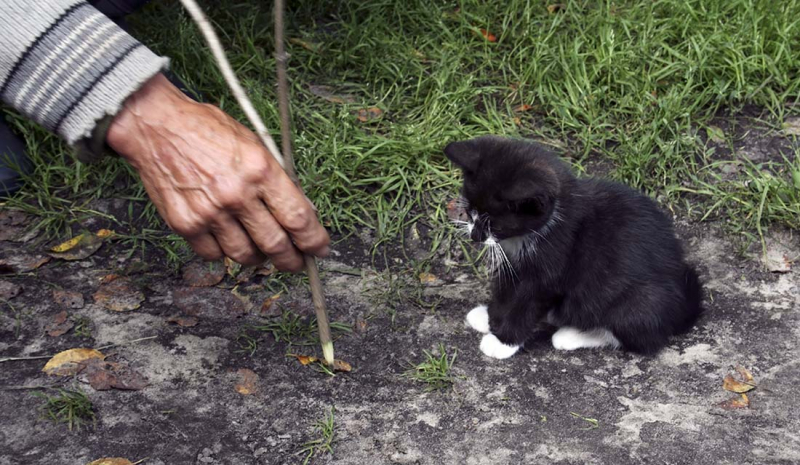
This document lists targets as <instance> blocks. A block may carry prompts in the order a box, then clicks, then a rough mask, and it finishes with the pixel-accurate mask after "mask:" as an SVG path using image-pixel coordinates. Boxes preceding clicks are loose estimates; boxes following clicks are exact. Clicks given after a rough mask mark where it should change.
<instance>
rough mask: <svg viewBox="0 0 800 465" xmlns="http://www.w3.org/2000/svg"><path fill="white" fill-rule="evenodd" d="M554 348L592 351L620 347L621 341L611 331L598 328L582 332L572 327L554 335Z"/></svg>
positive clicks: (563, 328)
mask: <svg viewBox="0 0 800 465" xmlns="http://www.w3.org/2000/svg"><path fill="white" fill-rule="evenodd" d="M552 341H553V347H555V348H556V349H558V350H575V349H583V348H586V349H591V348H594V347H606V346H611V347H615V348H616V347H619V346H620V345H621V344H620V342H619V340H618V339H617V338H616V337H614V335H613V334H612V333H611V331H609V330H607V329H602V328H597V329H592V330H590V331H581V330H579V329H577V328H573V327H571V326H563V327H561V328H559V330H558V331H556V332H555V334H553V339H552Z"/></svg>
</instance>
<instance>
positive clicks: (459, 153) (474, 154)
mask: <svg viewBox="0 0 800 465" xmlns="http://www.w3.org/2000/svg"><path fill="white" fill-rule="evenodd" d="M444 154H445V156H447V158H449V159H450V161H452V162H453V163H454V164H455V165H456V166H458V167H459V168H461V169H462V170H464V171H475V170H476V169H478V161H479V160H480V157H481V152H480V149H479V148H478V144H476V143H475V142H474V141H471V140H465V141H460V142H451V143H449V144H447V147H445V148H444Z"/></svg>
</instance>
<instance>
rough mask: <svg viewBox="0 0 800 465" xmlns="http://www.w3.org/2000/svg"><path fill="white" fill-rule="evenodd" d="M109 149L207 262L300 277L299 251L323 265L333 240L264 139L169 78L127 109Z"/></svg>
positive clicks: (159, 79) (150, 85)
mask: <svg viewBox="0 0 800 465" xmlns="http://www.w3.org/2000/svg"><path fill="white" fill-rule="evenodd" d="M106 140H107V142H108V145H109V146H110V147H111V148H112V149H114V150H115V151H116V152H117V153H119V154H120V155H121V156H122V157H124V158H125V159H127V160H128V161H129V162H130V163H131V165H133V167H134V168H136V170H137V171H138V172H139V175H140V176H141V179H142V183H143V184H144V187H145V189H146V190H147V194H148V195H149V196H150V199H151V200H152V201H153V203H154V204H155V206H156V208H157V209H158V212H159V213H160V214H161V217H162V218H163V219H164V221H166V223H167V224H168V225H169V227H170V228H172V230H174V231H175V232H176V233H178V234H179V235H181V236H183V237H184V238H186V240H187V241H188V242H189V244H191V246H192V248H193V249H194V251H195V252H196V253H197V254H198V255H200V256H201V257H203V258H206V259H208V260H214V259H219V258H222V256H223V255H224V256H227V257H229V258H231V259H232V260H234V261H236V262H239V263H241V264H244V265H254V264H258V263H261V262H263V261H264V260H265V258H266V257H269V258H270V259H271V260H272V263H273V264H274V265H275V267H276V268H278V269H281V270H289V271H299V270H301V269H302V267H303V258H302V255H301V251H303V252H308V253H311V254H313V255H317V256H325V255H327V253H328V250H329V248H328V246H329V244H330V238H329V237H328V233H327V232H326V231H325V229H324V228H323V227H322V225H320V224H319V221H318V220H317V215H316V212H315V209H314V207H313V205H312V204H311V202H309V201H308V199H307V198H306V197H305V195H303V193H302V192H301V191H300V190H299V189H298V188H297V187H296V186H295V185H294V183H292V181H291V180H290V179H289V178H288V176H287V175H286V174H285V173H284V171H283V169H282V168H281V167H280V165H279V164H278V162H277V161H275V159H274V158H273V157H272V156H271V155H270V153H269V152H268V151H267V149H266V148H264V146H263V145H262V144H261V142H259V140H258V137H257V136H256V135H255V134H253V132H252V131H250V130H249V129H247V128H246V127H245V126H243V125H241V124H239V123H238V122H237V121H235V120H234V119H233V118H231V117H230V116H228V115H227V114H226V113H225V112H223V111H222V110H220V109H219V108H217V107H215V106H212V105H207V104H200V103H197V102H195V101H193V100H191V99H189V98H188V97H186V96H185V95H184V94H183V93H181V91H180V90H178V89H177V88H176V87H175V86H173V85H172V84H171V83H170V82H169V81H168V80H167V78H166V77H164V76H163V75H161V74H159V75H157V76H155V77H154V78H152V79H151V80H150V81H148V82H147V83H146V84H145V85H144V86H143V87H142V88H141V89H140V90H139V91H137V92H136V93H135V94H133V95H132V96H131V97H129V98H128V99H127V100H126V101H125V104H124V105H123V108H122V110H121V111H120V112H119V113H118V114H117V116H116V117H115V118H114V120H113V122H112V123H111V125H110V127H109V130H108V133H107V136H106ZM298 249H299V250H298Z"/></svg>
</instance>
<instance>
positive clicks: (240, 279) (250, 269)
mask: <svg viewBox="0 0 800 465" xmlns="http://www.w3.org/2000/svg"><path fill="white" fill-rule="evenodd" d="M255 274H256V267H254V266H245V267H243V268H242V269H241V270H239V272H238V273H237V274H236V276H235V278H236V282H237V283H239V284H243V283H246V282H248V281H250V278H252V277H253V276H255Z"/></svg>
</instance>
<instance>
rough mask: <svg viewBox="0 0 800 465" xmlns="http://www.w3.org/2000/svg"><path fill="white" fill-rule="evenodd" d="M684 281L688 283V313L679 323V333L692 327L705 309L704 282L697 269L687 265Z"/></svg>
mask: <svg viewBox="0 0 800 465" xmlns="http://www.w3.org/2000/svg"><path fill="white" fill-rule="evenodd" d="M684 282H685V283H686V288H685V292H686V293H685V296H686V313H685V314H684V318H683V321H681V322H680V323H679V324H678V328H677V334H681V333H685V332H687V331H689V330H690V329H692V327H693V326H694V325H695V323H697V320H698V318H700V316H701V315H702V314H703V311H704V309H703V302H702V300H703V284H702V283H701V282H700V277H699V276H698V275H697V271H695V269H694V268H692V267H691V266H687V267H686V271H685V272H684Z"/></svg>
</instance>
